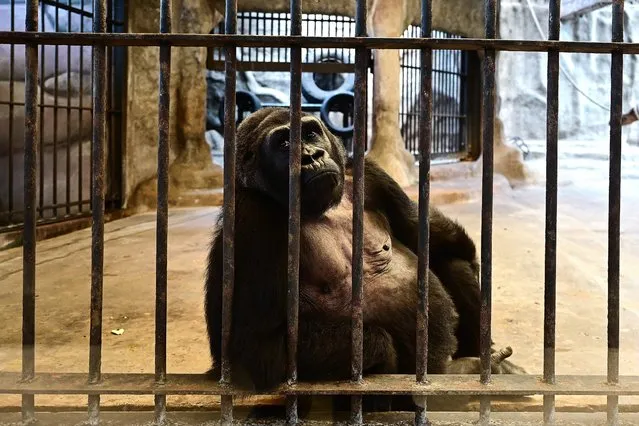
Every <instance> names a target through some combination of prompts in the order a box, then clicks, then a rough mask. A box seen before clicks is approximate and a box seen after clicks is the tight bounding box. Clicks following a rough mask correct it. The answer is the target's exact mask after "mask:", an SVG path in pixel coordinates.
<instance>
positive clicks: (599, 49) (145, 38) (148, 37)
mask: <svg viewBox="0 0 639 426" xmlns="http://www.w3.org/2000/svg"><path fill="white" fill-rule="evenodd" d="M25 43H35V44H47V45H56V44H58V45H60V44H63V45H65V46H66V45H70V46H90V45H96V44H105V45H108V46H160V45H161V44H165V43H168V44H170V45H171V46H190V47H220V46H221V47H229V46H238V47H265V46H267V47H304V48H308V49H310V48H318V47H323V48H345V49H349V48H351V49H354V48H357V47H366V48H368V49H423V48H428V49H434V50H483V49H494V50H506V51H514V52H547V51H548V50H559V51H561V52H567V53H611V52H622V53H625V54H639V43H626V42H595V41H564V40H561V41H556V40H501V39H490V40H488V39H473V38H454V39H451V38H432V39H426V38H397V37H306V36H262V35H260V36H256V35H227V34H158V33H149V34H140V33H126V34H124V33H101V34H93V33H86V34H82V37H78V35H77V34H73V33H71V34H69V33H42V32H40V33H28V32H24V31H0V44H25Z"/></svg>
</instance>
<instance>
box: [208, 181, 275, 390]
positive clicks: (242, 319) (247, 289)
mask: <svg viewBox="0 0 639 426" xmlns="http://www.w3.org/2000/svg"><path fill="white" fill-rule="evenodd" d="M235 210H236V215H235V219H236V220H235V241H234V242H235V244H234V253H235V269H234V271H235V287H234V292H233V318H232V330H231V333H232V334H231V336H232V337H231V342H230V348H229V352H230V353H229V356H230V358H231V359H232V360H233V365H232V369H233V378H234V381H236V382H237V383H238V384H240V385H248V384H250V383H244V382H245V380H250V382H252V384H254V385H255V386H258V387H264V386H266V385H271V384H272V383H274V382H279V381H280V380H281V379H282V378H284V377H285V373H286V370H285V368H286V347H285V336H286V316H285V312H286V282H287V276H286V253H287V250H286V247H287V246H286V244H287V242H286V235H287V232H286V226H287V225H286V217H284V219H283V220H282V218H281V217H279V216H280V215H278V214H276V213H277V211H276V209H275V206H274V204H273V202H271V201H270V200H269V199H267V198H266V197H264V196H262V195H260V194H259V193H257V192H254V191H249V190H243V189H238V190H237V192H236V202H235ZM222 247H223V236H222V219H220V220H219V223H218V232H217V234H216V235H215V239H214V241H213V245H212V247H211V252H210V254H209V265H208V273H207V279H206V306H205V311H206V320H207V327H208V332H209V340H210V346H211V355H212V357H213V361H214V363H215V365H216V369H217V368H219V364H220V362H221V341H222V331H221V330H222V280H223V266H224V261H225V260H224V257H223V250H222ZM282 336H284V337H282ZM247 374H248V377H247V376H246V375H247Z"/></svg>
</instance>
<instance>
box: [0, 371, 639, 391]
mask: <svg viewBox="0 0 639 426" xmlns="http://www.w3.org/2000/svg"><path fill="white" fill-rule="evenodd" d="M428 380H429V385H428V386H424V385H422V384H420V383H417V382H416V381H415V375H414V374H403V375H389V374H383V375H370V376H366V380H365V381H363V382H360V383H357V382H354V381H352V380H343V381H339V382H319V383H316V382H297V383H296V384H295V385H293V386H289V385H287V384H282V385H281V386H280V387H278V388H276V389H274V390H271V391H269V392H265V394H270V395H335V394H341V395H357V394H366V395H406V394H410V395H422V396H425V395H447V396H451V395H476V396H477V395H478V396H481V395H492V396H524V395H619V396H621V395H628V396H638V395H639V376H621V377H620V380H619V382H618V383H616V384H612V383H609V382H608V379H607V377H606V376H605V375H598V376H594V375H593V376H590V375H581V376H580V375H566V376H563V375H557V376H556V382H555V384H554V385H551V384H548V383H545V382H544V380H543V376H542V375H533V374H530V375H517V374H496V375H494V376H493V377H492V379H491V385H490V386H486V385H483V384H482V383H480V382H479V381H478V380H477V378H476V376H474V375H468V374H465V375H445V374H441V375H440V374H433V375H430V376H428ZM26 393H31V394H34V393H37V394H43V395H44V394H47V395H83V394H84V395H86V394H98V393H99V394H102V395H152V394H165V395H238V396H249V395H252V394H251V392H250V391H247V390H245V389H236V388H233V387H231V386H227V385H224V384H222V383H219V382H216V381H215V380H214V379H212V378H211V377H210V376H209V375H206V374H167V376H166V381H165V382H164V384H162V385H159V384H158V383H157V381H156V380H155V374H137V373H133V374H120V373H105V374H102V380H101V381H100V383H96V384H90V383H87V380H86V374H82V373H66V374H54V373H39V374H38V375H37V376H36V377H35V378H34V379H33V380H31V381H26V382H25V381H23V380H22V376H21V375H20V373H0V394H26Z"/></svg>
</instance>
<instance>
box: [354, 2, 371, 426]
mask: <svg viewBox="0 0 639 426" xmlns="http://www.w3.org/2000/svg"><path fill="white" fill-rule="evenodd" d="M367 13H368V10H367V4H366V0H357V5H356V10H355V36H356V37H366V35H367V34H366V15H367ZM367 74H368V50H367V49H366V48H365V47H359V48H357V49H356V50H355V87H354V89H353V92H354V95H355V100H354V102H355V105H354V106H353V114H354V117H353V142H352V146H353V156H354V158H353V254H352V257H351V261H352V288H351V292H352V296H351V303H352V305H351V380H352V381H353V382H355V383H359V382H361V380H362V367H363V348H364V347H363V344H364V340H363V339H364V337H363V334H364V318H363V314H362V301H363V297H364V292H363V276H364V242H363V241H364V194H365V193H364V190H365V188H364V152H365V151H366V130H367V125H366V123H367V118H368V111H367V104H368V102H367V98H368V87H367ZM362 422H363V415H362V395H353V396H352V398H351V424H357V425H360V424H362Z"/></svg>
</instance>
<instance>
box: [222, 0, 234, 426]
mask: <svg viewBox="0 0 639 426" xmlns="http://www.w3.org/2000/svg"><path fill="white" fill-rule="evenodd" d="M224 27H225V28H224V32H225V34H235V33H236V32H237V0H226V2H225V12H224ZM224 62H225V64H224V69H225V86H224V128H225V129H227V131H226V132H225V133H224V204H223V207H222V208H223V215H224V225H223V229H222V233H223V234H222V235H223V248H222V252H223V256H224V259H225V262H224V266H223V271H222V279H223V286H222V296H223V297H222V356H221V358H222V359H221V366H222V368H221V370H222V376H221V380H220V381H221V382H222V384H224V385H226V386H229V385H230V384H231V363H230V360H229V346H230V341H231V322H232V320H233V314H232V308H233V287H234V282H235V243H234V242H235V87H236V82H237V81H236V77H237V75H236V72H235V71H236V67H237V58H236V49H235V46H234V45H229V46H226V49H225V52H224ZM221 410H222V419H221V420H222V424H223V425H230V424H231V423H232V422H233V396H232V395H222V398H221Z"/></svg>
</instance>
